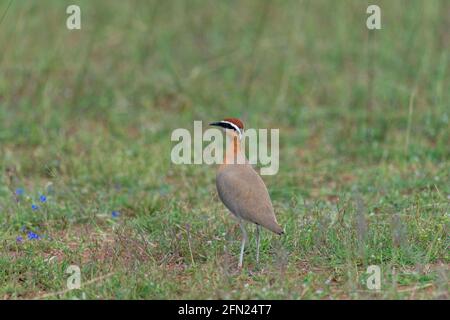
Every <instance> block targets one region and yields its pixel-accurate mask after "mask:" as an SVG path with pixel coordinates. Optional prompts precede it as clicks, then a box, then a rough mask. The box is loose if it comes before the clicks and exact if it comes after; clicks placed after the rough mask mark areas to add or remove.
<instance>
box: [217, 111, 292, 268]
mask: <svg viewBox="0 0 450 320" xmlns="http://www.w3.org/2000/svg"><path fill="white" fill-rule="evenodd" d="M210 125H211V126H217V127H220V128H222V129H223V130H224V131H225V135H226V138H227V139H229V140H228V141H227V142H228V143H227V146H228V147H227V149H226V150H225V155H224V161H223V163H222V164H221V165H220V166H219V167H218V169H217V175H216V186H217V191H218V194H219V198H220V199H221V200H222V202H223V204H224V205H225V206H226V207H227V208H228V210H230V211H231V213H232V214H233V215H234V216H235V217H236V218H237V220H238V222H239V225H240V228H241V230H242V243H241V253H240V256H239V264H238V267H239V268H242V264H243V259H244V248H245V244H246V242H248V236H247V231H246V230H245V225H244V221H249V222H252V223H255V224H256V237H257V238H256V262H259V244H260V226H262V227H264V228H266V229H268V230H270V231H272V232H274V233H276V234H278V235H281V234H283V233H284V232H283V229H282V228H281V227H280V225H279V224H278V222H277V219H276V217H275V213H274V210H273V206H272V202H271V200H270V196H269V192H268V191H267V188H266V185H265V184H264V181H263V180H262V179H261V177H260V176H259V175H258V173H257V172H256V171H255V170H254V169H253V167H252V165H251V164H250V163H249V162H248V160H247V159H246V158H245V154H244V152H243V151H242V150H241V139H242V136H243V131H244V125H243V123H242V121H240V120H239V119H236V118H226V119H224V120H221V121H218V122H213V123H210Z"/></svg>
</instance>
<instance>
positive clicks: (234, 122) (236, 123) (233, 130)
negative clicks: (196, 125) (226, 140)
mask: <svg viewBox="0 0 450 320" xmlns="http://www.w3.org/2000/svg"><path fill="white" fill-rule="evenodd" d="M209 125H210V126H216V127H220V128H222V129H224V130H225V133H226V134H229V135H231V136H232V137H239V139H241V138H242V134H243V133H244V124H243V123H242V121H241V120H239V119H237V118H225V119H223V120H221V121H218V122H213V123H210V124H209Z"/></svg>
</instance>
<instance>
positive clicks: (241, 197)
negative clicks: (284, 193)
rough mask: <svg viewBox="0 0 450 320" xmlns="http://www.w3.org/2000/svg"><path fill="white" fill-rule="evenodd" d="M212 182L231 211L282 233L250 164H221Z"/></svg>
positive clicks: (264, 189) (270, 204) (261, 184)
mask: <svg viewBox="0 0 450 320" xmlns="http://www.w3.org/2000/svg"><path fill="white" fill-rule="evenodd" d="M216 186H217V191H218V193H219V197H220V199H221V200H222V202H223V203H224V204H225V206H226V207H227V208H228V209H229V210H230V211H231V212H232V213H233V214H234V215H236V216H237V217H240V218H242V219H244V220H248V221H251V222H254V223H256V224H259V225H261V226H263V227H265V228H267V229H269V230H271V231H273V232H275V233H277V234H282V233H283V229H282V228H281V227H280V226H279V225H278V222H277V219H276V217H275V213H274V211H273V207H272V202H271V201H270V197H269V193H268V191H267V188H266V185H265V184H264V182H263V180H262V179H261V177H260V176H259V175H258V174H257V173H256V171H255V170H254V169H253V167H252V166H251V165H249V164H226V165H222V166H221V167H220V168H219V170H218V172H217V177H216Z"/></svg>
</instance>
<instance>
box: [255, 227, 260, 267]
mask: <svg viewBox="0 0 450 320" xmlns="http://www.w3.org/2000/svg"><path fill="white" fill-rule="evenodd" d="M259 236H260V227H259V224H257V225H256V263H258V262H259Z"/></svg>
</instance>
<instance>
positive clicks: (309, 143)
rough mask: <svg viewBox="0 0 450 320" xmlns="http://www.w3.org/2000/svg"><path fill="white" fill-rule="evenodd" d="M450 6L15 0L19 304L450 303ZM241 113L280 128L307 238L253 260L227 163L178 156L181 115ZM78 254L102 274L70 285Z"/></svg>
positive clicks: (6, 246) (282, 208)
mask: <svg viewBox="0 0 450 320" xmlns="http://www.w3.org/2000/svg"><path fill="white" fill-rule="evenodd" d="M71 4H77V5H79V6H80V8H81V24H82V25H81V26H82V28H81V30H73V31H70V30H67V28H66V19H67V17H68V15H67V14H66V13H65V12H66V7H67V6H68V5H71ZM369 4H377V5H379V6H380V7H381V21H382V29H381V30H375V31H369V30H368V29H367V28H366V19H367V17H368V15H367V14H366V8H367V6H368V5H369ZM449 13H450V2H448V1H446V0H431V1H418V0H415V1H412V0H411V1H401V0H397V1H375V2H369V1H356V0H355V1H350V0H346V1H340V2H333V1H324V0H321V1H307V0H304V1H281V0H280V1H256V0H246V1H189V2H187V1H137V0H136V1H127V2H124V1H75V2H74V1H65V0H64V1H56V0H46V1H9V0H8V1H6V0H3V1H1V2H0V19H1V20H0V21H1V22H0V49H1V50H0V172H1V175H0V242H1V243H2V245H1V246H0V250H1V254H0V298H4V299H17V298H40V297H43V298H46V297H49V298H57V297H66V298H71V297H79V296H80V295H81V293H82V292H84V293H85V294H86V296H87V298H118V299H120V298H169V299H174V298H211V297H212V298H277V299H278V298H281V299H283V298H293V299H297V298H311V299H315V298H335V299H336V298H367V297H370V298H448V297H449V291H448V263H449V256H448V245H449V238H448V226H449V219H448V205H449V199H450V198H449V197H450V183H449V182H450V179H449V172H450V165H449V164H450V163H449V159H450V157H449V156H450V148H449V141H450V131H449V111H450V108H449V107H450V100H449V94H450V90H449V88H450V85H449V72H448V70H449V40H450V36H449V34H450V32H449V30H450V14H449ZM224 117H239V118H241V119H242V120H244V122H245V123H246V125H247V127H252V128H279V129H280V147H281V150H280V171H279V173H278V174H277V175H275V176H265V177H264V180H265V181H266V184H267V185H268V188H269V191H270V194H271V196H272V199H273V202H274V206H275V209H276V213H277V216H278V219H279V221H280V223H281V224H282V225H283V226H284V227H285V229H286V236H284V237H282V238H277V237H272V235H270V234H269V233H268V232H267V233H264V236H263V237H264V238H263V242H262V250H263V252H262V254H261V258H262V262H261V263H260V264H259V265H256V263H255V261H254V242H252V243H251V245H250V246H249V249H248V251H247V254H246V257H245V266H246V267H245V269H244V271H243V272H242V273H238V272H237V271H236V264H237V260H236V259H237V254H238V250H239V241H240V233H239V228H238V227H237V226H236V223H235V222H234V221H233V220H232V219H231V218H230V216H229V213H228V212H226V210H225V208H224V207H223V205H222V204H221V203H220V202H219V200H218V198H217V195H216V191H215V184H214V178H215V171H214V168H213V167H210V166H206V165H204V166H175V165H173V164H171V162H170V150H171V148H172V146H173V145H174V143H171V141H170V134H171V132H172V131H173V130H174V129H176V128H180V127H183V128H188V129H191V128H192V126H193V121H194V120H202V121H205V122H210V121H216V120H219V119H222V118H224ZM21 189H23V190H24V194H23V195H20V192H17V191H18V190H21ZM16 193H19V195H17V194H16ZM39 195H46V197H47V200H46V202H45V203H40V202H39ZM32 204H36V205H39V209H38V210H32V209H31V205H32ZM112 211H117V212H119V213H120V214H119V216H118V217H115V216H111V212H112ZM248 228H249V229H251V230H253V228H250V227H248ZM30 230H31V231H33V232H36V233H38V234H39V235H41V236H42V239H40V240H28V239H27V236H26V232H27V231H30ZM17 236H22V237H23V238H24V239H23V241H17V240H16V237H17ZM70 264H78V265H80V267H81V270H82V279H83V281H89V279H91V280H92V282H91V283H90V284H87V285H86V286H84V287H82V289H80V290H74V291H70V292H63V293H60V294H58V292H60V291H61V290H64V289H65V283H66V279H67V277H68V275H66V274H65V273H64V272H65V270H66V268H67V266H68V265H70ZM371 264H376V265H380V266H381V269H382V272H383V277H382V279H383V280H382V291H381V292H379V293H374V292H371V291H369V290H367V288H366V286H365V277H366V275H365V270H366V269H367V266H369V265H371ZM103 275H107V277H105V278H102V276H103Z"/></svg>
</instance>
